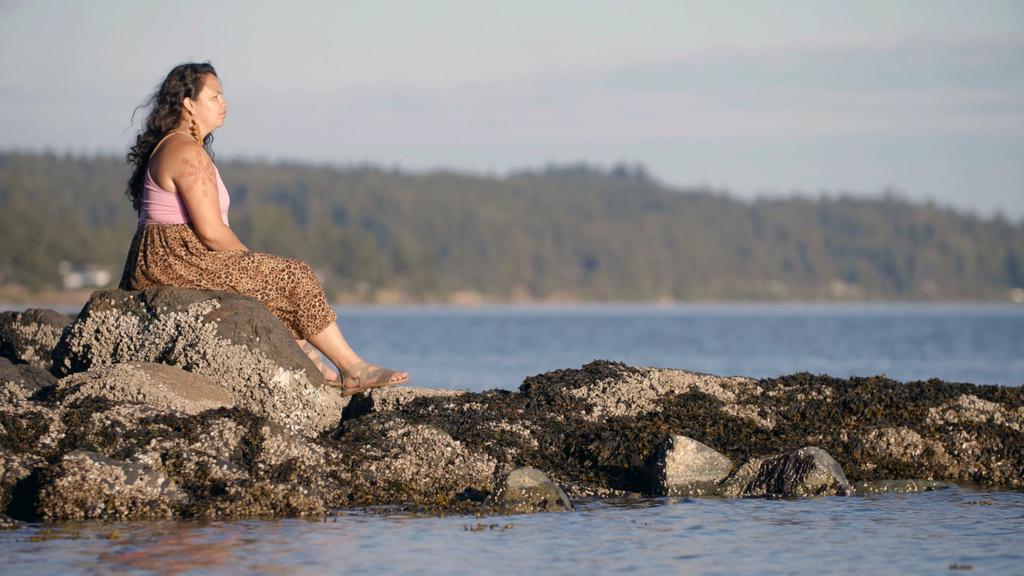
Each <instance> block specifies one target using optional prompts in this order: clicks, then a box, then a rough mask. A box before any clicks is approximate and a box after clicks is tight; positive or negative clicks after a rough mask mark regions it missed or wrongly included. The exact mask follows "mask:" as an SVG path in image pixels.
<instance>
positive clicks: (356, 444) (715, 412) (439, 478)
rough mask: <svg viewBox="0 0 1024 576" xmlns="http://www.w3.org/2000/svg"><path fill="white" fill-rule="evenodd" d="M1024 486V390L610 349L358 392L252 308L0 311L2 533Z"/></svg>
mask: <svg viewBox="0 0 1024 576" xmlns="http://www.w3.org/2000/svg"><path fill="white" fill-rule="evenodd" d="M950 482H952V483H961V484H962V483H968V484H978V485H984V486H990V487H1003V488H1010V489H1020V488H1024V390H1022V389H1021V388H1009V387H999V386H983V385H973V384H961V383H948V382H941V381H938V380H930V381H927V382H908V383H901V382H896V381H893V380H890V379H887V378H884V377H871V378H851V379H838V378H832V377H829V376H825V375H812V374H806V373H801V374H793V375H787V376H781V377H778V378H768V379H760V380H756V379H750V378H743V377H722V376H715V375H710V374H699V373H694V372H689V371H685V370H678V369H662V368H643V367H632V366H627V365H624V364H621V363H616V362H609V361H594V362H592V363H590V364H587V365H585V366H583V367H582V368H579V369H566V370H557V371H553V372H549V373H546V374H540V375H537V376H533V377H530V378H527V379H526V380H525V381H524V382H523V384H522V385H521V386H520V388H519V390H518V391H515V392H514V391H507V390H491V391H486V392H462V391H455V390H430V389H417V388H394V389H379V390H374V391H372V392H370V393H367V394H362V395H357V396H355V397H352V398H341V397H340V396H339V395H338V394H337V391H336V390H334V389H331V388H329V387H327V386H325V384H324V381H323V378H322V376H321V375H320V374H319V372H318V371H317V370H316V367H315V366H314V365H313V364H312V363H311V362H310V361H309V359H308V358H306V356H305V355H304V354H303V353H302V351H301V350H300V349H299V348H298V347H297V346H296V345H295V343H294V341H292V340H291V338H290V336H289V335H288V333H287V332H286V331H285V329H284V327H283V326H282V325H281V324H280V323H279V322H278V321H277V319H276V318H274V317H273V316H272V315H271V314H270V313H269V311H267V310H266V309H265V308H264V307H263V306H262V305H260V304H259V303H258V302H256V301H254V300H251V299H248V298H245V297H242V296H238V295H235V294H229V293H218V292H201V291H194V290H183V289H173V288H159V289H153V290H147V291H142V292H125V291H120V290H106V291H99V292H96V293H95V294H94V295H93V296H92V298H91V299H90V301H89V302H88V304H87V305H86V306H85V308H83V310H82V312H81V313H80V314H79V315H78V316H77V317H76V318H69V317H67V316H63V315H60V314H57V313H56V312H53V311H50V310H28V311H25V312H4V313H0V508H2V510H3V512H4V513H5V514H6V517H7V518H4V522H3V523H0V525H4V526H7V525H13V524H14V523H12V522H11V521H10V519H15V520H19V521H45V522H52V521H63V520H86V519H124V520H128V519H156V518H196V517H198V518H243V517H280V516H315V515H322V514H325V513H326V512H327V511H329V510H331V509H338V508H347V507H356V506H378V505H388V506H401V507H405V508H411V509H418V510H423V511H426V512H432V513H447V512H463V513H482V514H489V513H509V512H525V511H553V510H566V509H571V507H572V500H573V499H578V498H582V497H605V496H613V495H630V494H643V495H673V496H684V497H719V498H736V497H763V498H794V497H805V496H826V495H857V494H872V493H878V492H886V491H915V490H927V489H936V488H940V487H942V486H945V485H948V484H947V483H950Z"/></svg>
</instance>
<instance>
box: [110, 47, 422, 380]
mask: <svg viewBox="0 0 1024 576" xmlns="http://www.w3.org/2000/svg"><path fill="white" fill-rule="evenodd" d="M146 105H147V106H152V110H151V112H150V114H149V117H148V118H147V119H146V125H145V127H144V128H143V129H142V130H141V131H140V133H139V135H138V137H137V138H136V140H135V146H132V148H131V150H130V151H129V152H128V157H127V160H128V162H129V164H132V165H133V166H134V172H133V173H132V176H131V179H130V180H129V181H128V190H127V192H126V195H127V196H129V197H130V198H131V199H132V205H133V206H134V207H135V210H136V211H137V212H138V213H139V227H138V230H137V231H136V232H135V238H134V240H133V241H132V246H131V250H130V251H129V253H128V261H127V262H126V263H125V270H124V275H123V276H122V278H121V289H123V290H144V289H146V288H152V287H156V286H177V287H180V288H198V289H201V290H222V291H230V292H237V293H239V294H244V295H246V296H251V297H253V298H255V299H257V300H259V301H260V302H262V303H263V304H265V305H266V306H267V308H269V309H270V311H271V312H273V314H274V316H277V318H279V319H280V320H281V321H282V322H283V323H284V325H285V326H286V327H287V328H288V330H289V331H291V333H292V335H293V336H294V337H295V338H296V340H297V341H298V343H299V345H300V346H301V347H302V348H303V349H304V350H305V351H306V353H307V354H309V355H310V358H312V359H313V360H314V361H316V362H318V365H319V366H320V368H321V370H322V371H323V372H324V376H325V377H326V378H327V381H328V383H329V384H331V385H333V386H340V387H341V388H342V394H345V395H348V394H354V393H356V392H362V391H364V390H367V389H370V388H375V387H379V386H389V385H395V384H404V383H406V382H408V380H409V375H408V374H406V373H405V372H395V371H393V370H387V369H384V368H380V367H378V366H373V365H371V364H368V363H367V362H365V361H364V360H363V359H362V358H360V357H359V355H358V354H356V353H355V351H353V350H352V348H351V347H350V346H349V345H348V342H346V341H345V338H344V336H342V334H341V331H340V330H339V329H338V325H337V316H336V315H335V313H334V310H333V309H332V308H331V306H330V304H329V303H328V302H327V296H326V294H325V293H324V290H323V287H321V286H320V282H319V281H318V280H317V278H316V276H315V275H314V274H313V270H312V269H311V268H310V267H309V266H308V265H307V264H306V263H305V262H302V261H300V260H292V259H289V258H282V257H279V256H274V255H271V254H264V253H261V252H250V251H249V249H248V248H246V246H245V244H242V241H241V240H239V239H238V237H237V236H235V233H234V232H233V231H232V230H231V228H230V227H229V225H228V205H229V204H230V198H229V197H228V191H227V188H226V187H225V186H224V182H223V181H222V180H221V178H220V172H219V171H218V170H217V166H216V165H215V164H214V163H213V159H212V152H211V150H210V145H211V144H212V142H213V131H214V130H216V129H217V128H219V127H220V126H222V125H223V124H224V118H225V116H226V115H227V109H228V105H227V101H226V100H225V99H224V93H223V91H222V90H221V84H220V80H219V78H218V77H217V72H216V71H215V70H214V69H213V66H211V65H210V64H193V63H190V64H182V65H180V66H177V67H175V68H174V69H173V70H171V72H170V73H169V74H168V75H167V78H166V79H164V81H163V83H162V84H161V85H160V88H159V89H158V90H157V91H156V93H155V94H154V95H153V96H152V98H151V99H150V100H149V101H148V102H147V104H146ZM307 341H308V342H309V343H310V344H312V345H313V346H315V347H316V348H317V349H318V350H320V351H321V352H323V353H324V355H326V356H327V357H328V358H329V359H330V360H331V362H333V363H334V365H335V366H336V367H337V368H338V370H339V371H340V373H341V377H338V374H337V373H335V372H334V371H333V370H330V369H326V368H324V367H323V366H322V364H319V360H320V358H319V355H318V354H317V353H316V351H315V350H313V349H312V348H310V347H309V346H308V344H307Z"/></svg>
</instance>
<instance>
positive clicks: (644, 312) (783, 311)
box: [337, 303, 1024, 391]
mask: <svg viewBox="0 0 1024 576" xmlns="http://www.w3.org/2000/svg"><path fill="white" fill-rule="evenodd" d="M337 312H338V317H339V320H338V323H339V325H340V326H341V329H342V331H343V333H344V334H345V335H346V337H347V338H348V340H349V342H350V343H351V344H352V346H353V347H354V348H355V349H356V350H357V351H358V352H359V353H360V354H362V355H363V356H364V357H365V358H367V359H368V360H370V361H371V362H374V363H377V364H382V365H385V366H388V367H390V368H394V369H400V370H405V371H408V372H410V373H411V374H412V385H413V386H424V387H430V388H460V389H466V390H472V391H479V390H487V389H491V388H506V389H515V388H517V387H518V386H519V385H520V384H521V383H522V381H523V378H525V377H527V376H530V375H533V374H539V373H542V372H547V371H549V370H556V369H559V368H578V367H579V366H581V365H583V364H585V363H587V362H590V361H591V360H594V359H608V360H617V361H621V362H625V363H627V364H631V365H636V366H658V367H663V368H685V369H687V370H692V371H696V372H707V373H711V374H719V375H742V376H751V377H755V378H763V377H772V376H779V375H781V374H791V373H794V372H811V373H814V374H830V375H833V376H837V377H843V378H845V377H849V376H871V375H876V374H885V375H887V376H889V377H891V378H895V379H897V380H902V381H910V380H927V379H929V378H940V379H943V380H946V381H950V382H971V383H974V384H1000V385H1004V386H1019V385H1021V384H1024V306H1022V305H1014V304H1005V305H1003V304H888V303H886V304H882V303H879V304H706V305H701V304H690V305H679V306H651V305H618V306H571V307H536V306H535V307H518V306H508V307H493V308H448V307H407V308H406V307H387V308H375V307H360V308H338V309H337Z"/></svg>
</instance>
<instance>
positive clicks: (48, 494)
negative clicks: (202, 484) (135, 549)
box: [38, 450, 189, 521]
mask: <svg viewBox="0 0 1024 576" xmlns="http://www.w3.org/2000/svg"><path fill="white" fill-rule="evenodd" d="M188 500H189V497H188V494H187V493H185V492H184V491H182V490H181V489H179V488H178V487H177V486H176V485H175V483H174V482H173V481H172V480H170V479H169V478H168V477H167V476H166V475H165V474H164V472H163V471H162V470H161V469H160V468H159V466H158V463H155V462H124V461H119V460H114V459H111V458H107V457H105V456H102V455H100V454H97V453H95V452H90V451H86V450H75V451H72V452H70V453H68V454H66V455H65V456H64V457H63V458H62V459H61V460H60V462H59V463H57V465H56V466H55V467H54V468H53V469H52V470H50V471H49V472H48V473H47V474H46V478H45V479H44V480H43V482H42V488H41V489H40V492H39V504H38V515H39V517H40V518H41V519H43V520H46V521H54V520H108V519H156V518H167V517H171V516H173V515H174V513H175V511H176V510H179V509H180V508H182V507H184V506H185V505H186V504H187V503H188Z"/></svg>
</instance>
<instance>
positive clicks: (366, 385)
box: [327, 361, 409, 396]
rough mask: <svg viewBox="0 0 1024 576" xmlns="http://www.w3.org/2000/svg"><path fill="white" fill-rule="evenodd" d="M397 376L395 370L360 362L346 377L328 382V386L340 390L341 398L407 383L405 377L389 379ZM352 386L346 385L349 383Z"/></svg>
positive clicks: (407, 378) (407, 380) (407, 379)
mask: <svg viewBox="0 0 1024 576" xmlns="http://www.w3.org/2000/svg"><path fill="white" fill-rule="evenodd" d="M395 374H398V372H397V371H395V370H388V369H387V368H381V367H380V366H374V365H372V364H370V363H368V362H365V361H364V362H360V363H358V364H356V365H355V366H354V367H353V369H351V370H350V371H349V373H348V375H347V376H345V377H343V378H339V379H338V380H328V381H327V384H328V385H329V386H335V387H339V388H341V395H342V396H351V395H353V394H359V393H360V392H366V391H367V390H370V389H372V388H383V387H384V386H400V385H402V384H406V383H408V382H409V377H408V376H406V377H405V378H403V379H401V380H396V381H394V382H392V381H391V378H392V377H394V375H395ZM353 381H354V382H355V383H354V384H348V383H350V382H353Z"/></svg>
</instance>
